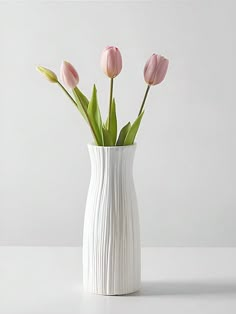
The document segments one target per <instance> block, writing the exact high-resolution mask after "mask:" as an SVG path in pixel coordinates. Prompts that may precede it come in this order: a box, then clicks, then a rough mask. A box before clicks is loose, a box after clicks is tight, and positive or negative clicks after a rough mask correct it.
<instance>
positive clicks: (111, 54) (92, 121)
mask: <svg viewBox="0 0 236 314" xmlns="http://www.w3.org/2000/svg"><path fill="white" fill-rule="evenodd" d="M101 67H102V70H103V71H104V73H105V74H106V75H107V76H108V77H109V78H110V98H109V111H108V117H107V119H106V121H104V122H103V120H102V117H101V113H100V109H99V105H98V100H97V89H96V86H95V85H94V86H93V91H92V96H91V97H90V99H88V98H87V97H86V96H85V95H84V94H83V93H82V91H81V90H80V89H79V88H78V87H77V85H78V83H79V75H78V73H77V71H76V70H75V68H74V67H73V65H72V64H70V63H69V62H66V61H63V62H62V65H61V73H60V74H61V75H60V76H61V80H62V82H63V83H64V85H65V86H66V87H67V88H69V89H71V91H72V93H73V96H74V97H73V96H72V95H71V94H70V93H69V92H68V91H67V90H66V88H65V86H63V85H62V83H61V82H60V81H59V80H58V78H57V75H56V74H55V73H54V72H52V71H51V70H49V69H47V68H45V67H42V66H38V67H37V69H38V71H39V72H41V73H42V74H44V75H45V77H46V78H47V79H48V80H49V81H50V82H52V83H57V84H58V85H59V86H60V87H61V88H62V90H63V91H64V92H65V93H66V95H67V96H68V97H69V99H70V100H71V101H72V102H73V103H74V105H75V106H76V108H77V109H78V110H79V111H80V113H81V114H82V116H83V118H84V120H85V121H86V123H87V124H88V126H89V127H90V130H91V132H92V135H93V138H94V143H95V145H98V146H123V145H132V144H133V143H134V141H135V137H136V135H137V132H138V129H139V126H140V123H141V120H142V117H143V114H144V105H145V101H146V99H147V95H148V92H149V90H150V87H151V86H152V85H157V84H159V83H161V82H162V81H163V79H164V78H165V75H166V71H167V68H168V60H167V59H166V58H164V57H163V56H160V55H157V54H153V55H152V56H151V57H150V58H149V59H148V61H147V62H146V65H145V67H144V79H145V81H146V83H147V87H146V91H145V94H144V98H143V101H142V104H141V107H140V109H139V112H138V115H137V118H136V120H135V121H134V122H133V123H130V122H128V123H127V124H126V125H125V126H123V127H122V128H121V130H120V132H119V135H118V136H117V116H116V102H115V98H114V97H113V85H114V79H115V77H117V76H118V75H119V74H120V72H121V70H122V57H121V53H120V51H119V49H118V48H117V47H107V48H105V49H104V51H103V52H102V56H101Z"/></svg>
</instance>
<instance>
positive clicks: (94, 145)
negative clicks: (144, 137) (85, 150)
mask: <svg viewBox="0 0 236 314" xmlns="http://www.w3.org/2000/svg"><path fill="white" fill-rule="evenodd" d="M87 146H88V147H96V148H98V149H108V150H110V149H111V150H112V149H119V150H122V149H126V148H135V147H136V146H137V144H136V143H134V144H131V145H123V146H98V145H96V144H92V143H88V144H87Z"/></svg>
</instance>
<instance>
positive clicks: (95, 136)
mask: <svg viewBox="0 0 236 314" xmlns="http://www.w3.org/2000/svg"><path fill="white" fill-rule="evenodd" d="M57 83H58V85H59V86H60V87H61V88H62V90H63V91H64V92H65V93H66V95H67V96H68V97H69V98H70V100H71V101H72V102H73V103H74V105H75V106H76V108H77V109H78V107H77V103H76V101H75V100H74V98H73V97H72V96H71V95H70V93H68V91H67V90H66V89H65V87H64V86H63V85H62V84H61V83H60V82H59V81H57ZM82 108H83V111H84V113H85V115H86V118H87V120H88V123H89V126H90V128H91V131H92V134H93V136H94V139H95V141H96V143H97V144H99V139H98V137H97V135H96V132H95V130H94V127H93V124H92V122H91V121H90V118H89V115H88V112H87V110H86V109H85V108H84V107H83V105H82Z"/></svg>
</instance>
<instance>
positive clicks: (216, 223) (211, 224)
mask: <svg viewBox="0 0 236 314" xmlns="http://www.w3.org/2000/svg"><path fill="white" fill-rule="evenodd" d="M235 10H236V5H235V1H226V0H222V1H213V0H212V1H209V0H208V1H207V0H204V1H194V0H189V1H186V0H185V1H178V0H177V1H174V0H173V1H169V0H167V1H153V2H67V1H59V2H56V1H50V2H45V1H44V2H39V1H38V2H23V1H21V2H7V1H5V2H4V1H3V2H0V40H1V48H0V105H1V106H0V144H1V145H0V244H2V245H72V246H73V245H81V243H82V231H83V217H84V208H85V202H86V194H87V189H88V184H89V179H90V161H89V155H88V151H87V143H88V142H90V141H91V135H90V132H89V130H88V128H87V126H86V125H85V123H84V122H83V120H82V118H81V116H80V114H79V113H78V112H77V111H76V109H75V107H74V106H73V104H72V103H70V101H69V100H68V99H67V98H66V96H65V95H64V94H63V93H62V91H61V90H60V89H59V88H58V87H57V86H56V85H53V84H50V83H49V82H47V81H46V80H45V79H44V78H43V77H42V76H41V75H40V74H39V73H38V72H36V71H35V65H37V64H41V65H44V66H46V67H49V68H51V69H53V70H54V71H55V72H56V73H58V72H59V67H60V63H61V61H62V60H63V59H65V60H68V61H70V62H71V63H72V64H73V65H74V66H75V67H76V68H77V70H78V72H79V75H80V84H79V86H80V88H81V89H82V90H83V91H84V93H86V94H87V95H88V96H89V95H90V93H91V90H92V85H93V83H96V85H97V88H98V97H99V102H100V105H101V110H102V114H103V117H104V119H105V116H106V115H107V110H108V91H109V80H108V78H107V77H106V76H105V75H104V74H103V73H102V71H101V69H100V55H101V51H102V50H103V48H104V47H105V46H107V45H116V46H118V47H119V48H120V50H121V53H122V56H123V70H122V72H121V74H120V75H119V76H118V77H117V79H115V85H114V92H115V97H116V101H117V114H118V118H119V125H120V126H121V125H123V124H124V123H126V122H127V121H128V120H131V121H133V120H134V118H135V116H136V115H137V112H138V109H139V106H140V103H141V100H142V97H143V94H144V89H145V84H144V80H143V67H144V63H145V62H146V60H147V58H148V57H149V56H150V55H151V54H152V53H153V52H156V53H159V54H163V55H164V56H166V57H167V58H168V59H169V60H170V66H169V71H168V73H167V76H166V79H165V81H164V82H163V83H162V84H160V85H159V86H155V87H153V88H151V92H150V95H149V98H148V101H147V106H146V112H145V116H144V119H143V122H142V125H141V128H140V132H139V134H138V137H137V151H136V158H135V164H134V178H135V183H136V189H137V195H138V200H139V209H140V224H141V238H142V244H143V245H145V246H154V245H157V246H234V245H236V228H235V226H236V193H235V190H236V163H235V160H236V146H235V143H236V142H235V140H236V123H235V120H236V102H235V100H236V97H235V83H236V82H235V73H236V59H235V55H236V50H235V47H236V46H235V27H236V20H235Z"/></svg>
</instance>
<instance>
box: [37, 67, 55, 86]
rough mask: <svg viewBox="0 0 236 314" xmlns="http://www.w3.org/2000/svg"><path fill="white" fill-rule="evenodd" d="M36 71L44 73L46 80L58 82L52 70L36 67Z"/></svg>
mask: <svg viewBox="0 0 236 314" xmlns="http://www.w3.org/2000/svg"><path fill="white" fill-rule="evenodd" d="M36 69H37V70H38V71H39V72H40V73H42V74H43V75H44V76H45V77H46V79H48V80H49V81H50V82H52V83H57V82H58V79H57V76H56V74H55V73H54V72H52V71H51V70H49V69H47V68H44V67H41V66H38V67H36Z"/></svg>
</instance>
